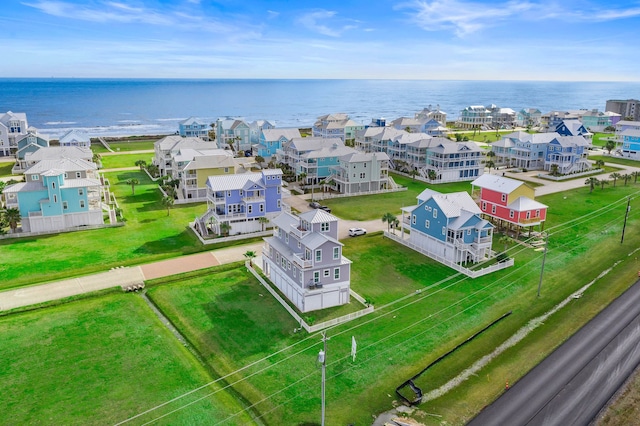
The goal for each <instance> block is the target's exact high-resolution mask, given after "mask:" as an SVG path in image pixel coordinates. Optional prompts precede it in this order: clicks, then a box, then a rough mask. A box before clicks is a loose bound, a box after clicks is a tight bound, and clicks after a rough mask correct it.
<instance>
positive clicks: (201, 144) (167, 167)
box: [153, 135, 218, 177]
mask: <svg viewBox="0 0 640 426" xmlns="http://www.w3.org/2000/svg"><path fill="white" fill-rule="evenodd" d="M184 148H192V149H197V150H209V149H217V148H218V145H216V143H215V142H206V141H204V140H202V139H201V138H197V137H187V138H183V137H182V136H179V135H170V136H165V137H164V138H162V139H160V140H157V141H156V142H155V143H154V144H153V149H154V152H155V154H154V157H153V164H155V165H156V166H158V171H159V172H160V176H172V177H173V176H174V174H173V169H172V167H173V157H174V156H175V155H176V154H178V152H179V151H180V150H181V149H184Z"/></svg>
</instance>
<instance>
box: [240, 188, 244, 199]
mask: <svg viewBox="0 0 640 426" xmlns="http://www.w3.org/2000/svg"><path fill="white" fill-rule="evenodd" d="M243 195H244V191H243V190H242V189H241V190H240V196H241V197H242V196H243Z"/></svg>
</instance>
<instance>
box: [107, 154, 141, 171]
mask: <svg viewBox="0 0 640 426" xmlns="http://www.w3.org/2000/svg"><path fill="white" fill-rule="evenodd" d="M152 158H153V153H152V152H151V153H147V154H119V155H102V158H101V159H100V161H101V162H102V168H103V169H121V168H124V167H137V166H136V161H138V160H144V161H146V162H147V163H148V164H151V159H152Z"/></svg>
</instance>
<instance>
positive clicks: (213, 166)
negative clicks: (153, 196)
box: [172, 148, 240, 201]
mask: <svg viewBox="0 0 640 426" xmlns="http://www.w3.org/2000/svg"><path fill="white" fill-rule="evenodd" d="M239 168H240V165H239V164H238V163H237V162H236V161H235V159H234V158H233V153H232V152H231V151H226V150H224V149H207V150H198V149H192V148H185V149H181V150H180V151H179V152H178V154H177V155H175V156H174V157H173V165H172V172H173V178H174V179H178V180H180V186H179V187H178V198H183V199H185V200H189V201H205V200H206V198H207V178H208V177H209V176H219V175H232V174H235V173H236V172H237V171H238V169H239Z"/></svg>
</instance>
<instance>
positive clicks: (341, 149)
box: [302, 144, 358, 158]
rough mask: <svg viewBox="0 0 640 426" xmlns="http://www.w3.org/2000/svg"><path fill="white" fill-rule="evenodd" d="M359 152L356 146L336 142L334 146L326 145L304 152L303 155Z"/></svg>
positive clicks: (305, 156)
mask: <svg viewBox="0 0 640 426" xmlns="http://www.w3.org/2000/svg"><path fill="white" fill-rule="evenodd" d="M357 152H358V151H356V150H355V149H354V148H351V147H350V146H344V145H337V144H336V145H333V146H329V147H327V146H325V147H322V148H320V149H317V150H314V151H311V152H308V153H306V154H303V155H302V157H303V158H327V157H341V156H343V155H347V154H353V153H357Z"/></svg>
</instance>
